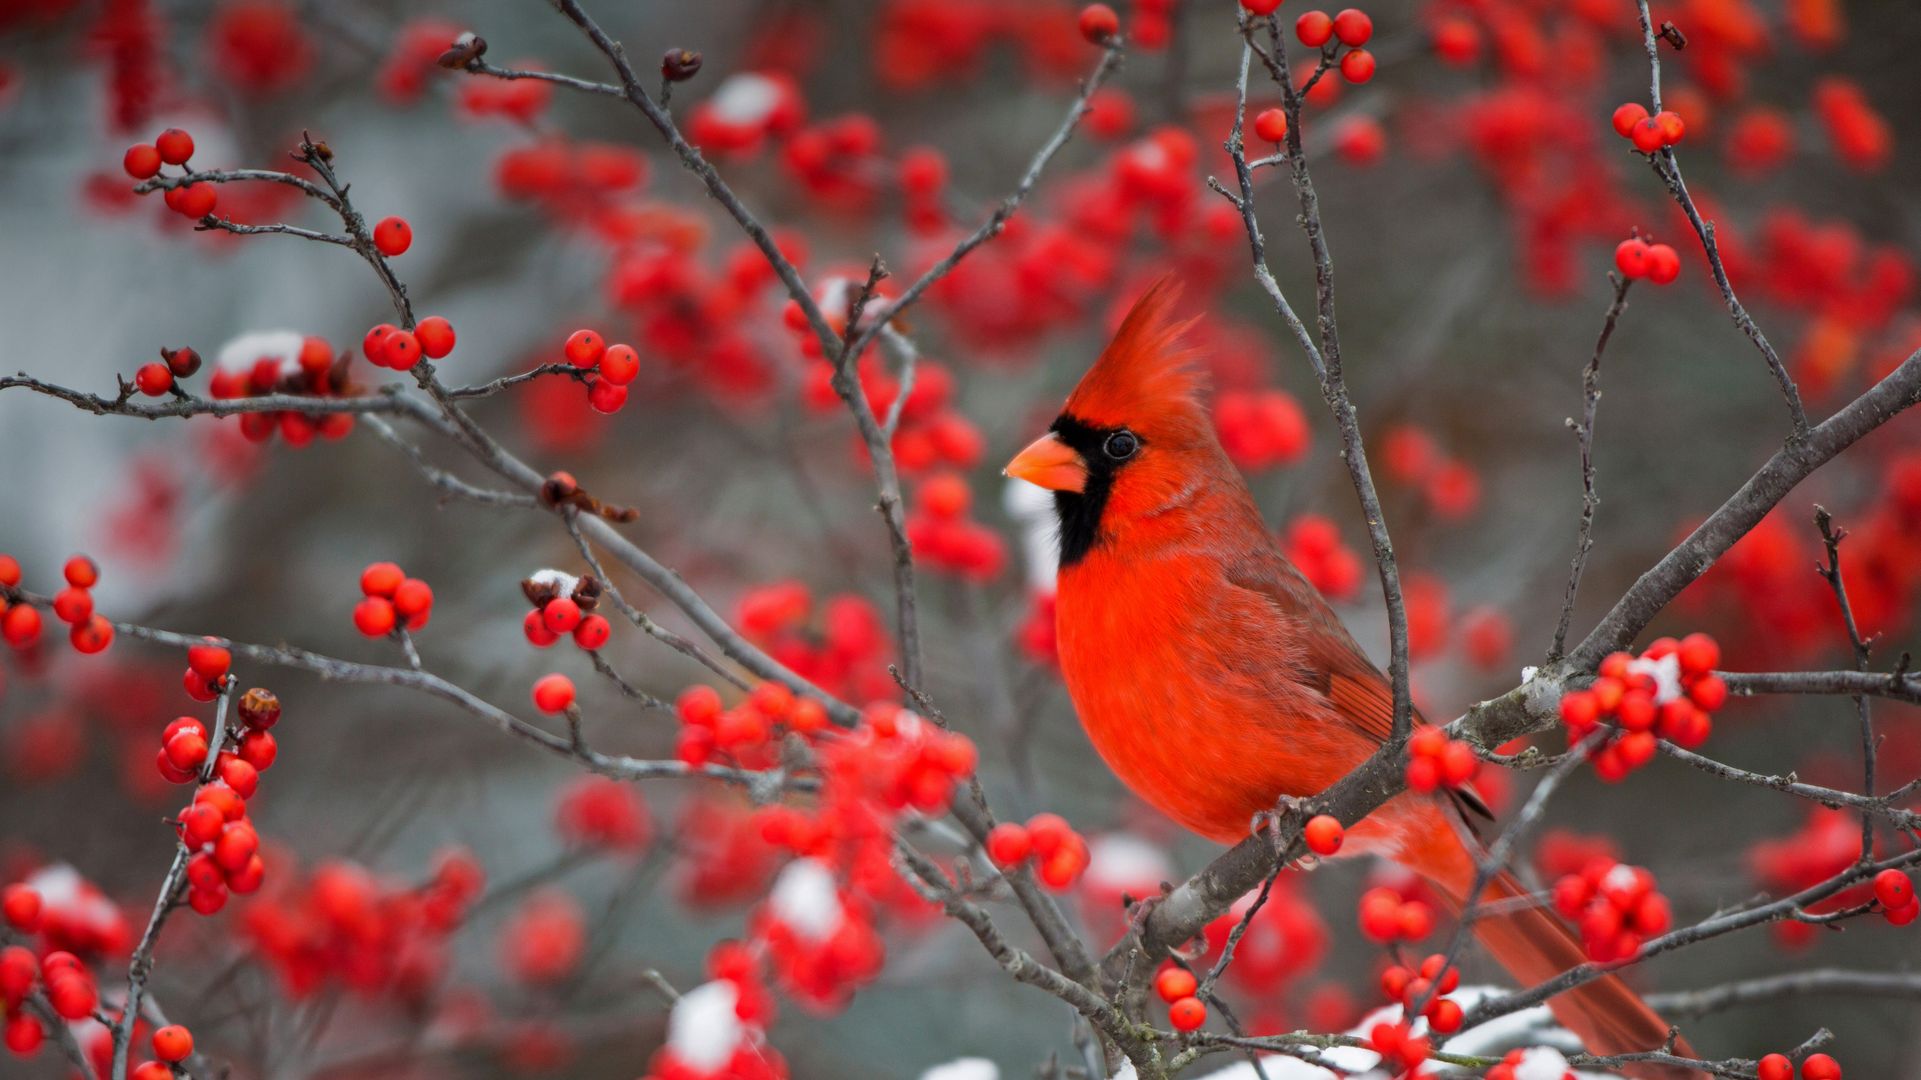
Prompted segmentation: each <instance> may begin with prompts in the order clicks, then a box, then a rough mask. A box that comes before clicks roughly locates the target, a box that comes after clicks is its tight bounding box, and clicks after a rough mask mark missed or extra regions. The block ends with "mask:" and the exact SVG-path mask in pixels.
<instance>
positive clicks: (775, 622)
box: [734, 579, 900, 701]
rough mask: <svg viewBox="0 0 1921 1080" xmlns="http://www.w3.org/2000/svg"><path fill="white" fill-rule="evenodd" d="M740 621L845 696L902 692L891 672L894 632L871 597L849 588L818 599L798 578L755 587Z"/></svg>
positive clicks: (804, 673)
mask: <svg viewBox="0 0 1921 1080" xmlns="http://www.w3.org/2000/svg"><path fill="white" fill-rule="evenodd" d="M734 625H736V626H738V627H740V630H741V633H743V634H745V635H746V636H747V638H748V640H750V641H752V642H753V643H754V644H755V645H758V646H760V647H761V648H762V649H764V650H766V652H767V654H768V655H770V656H772V657H774V659H776V660H779V661H780V662H781V663H783V664H785V665H787V667H788V669H789V670H791V671H793V672H794V673H795V674H798V675H799V676H800V677H801V678H803V679H806V680H807V681H808V682H810V683H813V684H814V685H815V686H818V687H820V688H821V689H822V690H824V691H826V692H827V693H829V694H832V695H834V696H835V697H838V698H840V699H841V700H843V701H879V700H882V699H884V698H890V697H893V696H894V695H896V694H898V693H899V692H900V687H899V686H897V685H896V684H895V683H894V679H893V676H891V675H889V674H888V673H887V668H888V663H889V661H890V660H891V659H892V657H893V635H892V634H890V633H888V631H887V621H886V619H885V618H883V617H882V615H881V613H880V610H879V609H878V608H876V607H875V606H874V603H873V602H872V601H871V600H868V599H867V598H866V597H863V596H858V595H854V594H852V593H843V594H841V595H838V596H829V597H826V598H824V599H821V600H818V601H816V599H815V597H814V595H813V593H812V591H811V590H809V589H808V588H807V586H806V585H805V584H804V583H802V582H800V581H795V580H791V579H789V580H784V581H776V582H772V583H770V584H767V585H762V586H759V587H756V588H753V589H749V590H748V591H747V592H746V593H744V594H742V596H741V598H740V600H739V602H738V603H737V604H736V606H735V618H734Z"/></svg>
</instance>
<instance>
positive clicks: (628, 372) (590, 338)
mask: <svg viewBox="0 0 1921 1080" xmlns="http://www.w3.org/2000/svg"><path fill="white" fill-rule="evenodd" d="M561 353H562V354H563V355H565V356H566V357H567V362H568V363H569V364H572V365H573V366H574V367H575V368H577V369H579V370H581V371H592V372H593V373H594V374H593V375H592V376H590V377H589V382H588V385H587V401H588V402H589V403H590V404H592V405H593V407H594V408H595V409H596V410H597V411H599V412H603V413H616V412H619V411H620V408H621V406H623V405H625V404H627V384H628V383H631V382H633V381H634V379H635V378H636V377H637V376H639V375H640V353H638V352H636V351H635V350H634V347H633V346H632V345H609V344H607V343H606V341H605V339H603V338H602V337H601V336H600V335H599V334H597V333H595V332H594V331H592V330H576V331H574V332H573V333H572V334H569V335H568V336H567V343H566V344H565V345H564V346H562V348H561Z"/></svg>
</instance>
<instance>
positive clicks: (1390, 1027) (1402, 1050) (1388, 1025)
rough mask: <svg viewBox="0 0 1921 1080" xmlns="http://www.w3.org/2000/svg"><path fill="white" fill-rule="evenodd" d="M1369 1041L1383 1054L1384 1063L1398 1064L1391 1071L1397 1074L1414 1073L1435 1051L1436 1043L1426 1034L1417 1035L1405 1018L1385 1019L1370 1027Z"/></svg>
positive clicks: (1378, 1052)
mask: <svg viewBox="0 0 1921 1080" xmlns="http://www.w3.org/2000/svg"><path fill="white" fill-rule="evenodd" d="M1367 1043H1368V1045H1369V1046H1371V1047H1373V1048H1374V1052H1375V1053H1377V1054H1379V1055H1381V1063H1382V1064H1383V1065H1390V1064H1391V1065H1392V1066H1397V1067H1398V1068H1390V1069H1389V1071H1390V1072H1392V1073H1394V1074H1395V1075H1407V1076H1412V1075H1414V1073H1415V1071H1416V1070H1418V1069H1419V1068H1420V1067H1421V1063H1422V1062H1424V1061H1426V1060H1427V1059H1428V1057H1429V1056H1430V1055H1432V1054H1433V1053H1434V1043H1433V1041H1432V1040H1430V1039H1428V1037H1427V1036H1425V1035H1418V1036H1417V1035H1415V1034H1414V1029H1413V1027H1412V1026H1410V1025H1409V1024H1408V1022H1407V1021H1405V1020H1395V1021H1389V1020H1383V1021H1381V1022H1380V1023H1378V1024H1375V1025H1374V1026H1373V1027H1371V1028H1369V1029H1368V1032H1367Z"/></svg>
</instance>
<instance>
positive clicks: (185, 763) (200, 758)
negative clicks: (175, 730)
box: [166, 731, 207, 772]
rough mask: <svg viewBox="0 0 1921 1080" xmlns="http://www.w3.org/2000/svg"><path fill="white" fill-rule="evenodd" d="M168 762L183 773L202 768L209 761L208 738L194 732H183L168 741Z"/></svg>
mask: <svg viewBox="0 0 1921 1080" xmlns="http://www.w3.org/2000/svg"><path fill="white" fill-rule="evenodd" d="M166 751H167V760H168V761H170V762H172V763H173V767H174V768H176V769H179V770H180V771H181V772H188V771H191V770H194V769H198V768H200V766H201V765H202V764H204V763H205V762H206V760H207V738H206V736H204V735H201V734H198V733H196V732H192V731H183V732H181V733H180V734H178V735H175V736H174V737H173V738H171V739H168V740H167V745H166Z"/></svg>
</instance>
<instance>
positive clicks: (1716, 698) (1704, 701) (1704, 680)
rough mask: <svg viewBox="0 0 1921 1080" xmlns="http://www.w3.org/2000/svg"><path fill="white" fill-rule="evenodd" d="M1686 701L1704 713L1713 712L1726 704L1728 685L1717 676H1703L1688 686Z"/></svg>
mask: <svg viewBox="0 0 1921 1080" xmlns="http://www.w3.org/2000/svg"><path fill="white" fill-rule="evenodd" d="M1688 700H1689V701H1692V702H1694V703H1695V704H1696V705H1699V706H1700V707H1701V708H1702V710H1704V711H1706V712H1714V711H1715V710H1717V709H1719V708H1720V707H1721V706H1723V705H1725V704H1727V700H1728V684H1727V683H1725V682H1722V681H1721V677H1720V676H1719V675H1703V676H1701V677H1700V678H1698V679H1696V680H1694V681H1693V682H1691V683H1689V684H1688Z"/></svg>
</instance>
